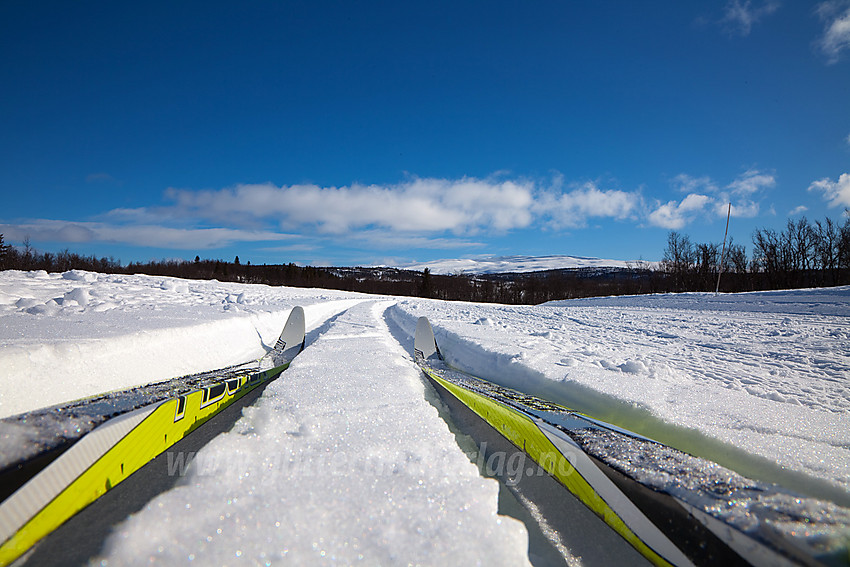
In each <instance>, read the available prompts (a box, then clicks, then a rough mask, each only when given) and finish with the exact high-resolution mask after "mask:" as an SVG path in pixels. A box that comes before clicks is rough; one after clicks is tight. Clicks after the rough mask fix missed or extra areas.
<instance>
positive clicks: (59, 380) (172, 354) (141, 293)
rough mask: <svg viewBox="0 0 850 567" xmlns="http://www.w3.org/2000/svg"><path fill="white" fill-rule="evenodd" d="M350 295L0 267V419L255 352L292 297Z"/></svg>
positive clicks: (331, 307)
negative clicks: (2, 269) (49, 272)
mask: <svg viewBox="0 0 850 567" xmlns="http://www.w3.org/2000/svg"><path fill="white" fill-rule="evenodd" d="M357 297H358V296H357V295H356V294H346V293H343V292H333V291H325V290H311V289H292V288H273V287H269V286H262V285H245V284H229V283H220V282H216V281H212V282H208V281H191V280H181V279H177V278H166V277H152V276H144V275H136V276H123V275H104V274H95V273H91V272H81V271H78V270H74V271H71V272H66V273H64V274H48V273H47V272H18V271H5V272H0V418H2V417H6V416H9V415H14V414H17V413H22V412H25V411H29V410H32V409H37V408H40V407H45V406H50V405H54V404H59V403H61V402H65V401H69V400H73V399H78V398H82V397H86V396H90V395H94V394H98V393H102V392H106V391H110V390H115V389H123V388H129V387H133V386H138V385H141V384H147V383H150V382H155V381H159V380H167V379H169V378H173V377H175V376H180V375H183V374H190V373H194V372H199V371H203V370H209V369H211V368H220V367H223V366H228V365H232V364H239V363H242V362H246V361H249V360H252V359H255V358H259V357H260V356H262V354H263V353H264V352H265V348H264V347H270V346H271V345H273V344H274V342H275V341H276V340H277V336H278V335H279V334H280V331H281V329H282V328H283V324H284V323H285V322H286V318H287V316H288V315H289V311H290V309H291V308H292V307H293V306H294V305H302V306H305V307H306V308H307V310H306V313H307V323H308V325H311V324H312V325H314V326H315V325H317V324H320V323H323V322H324V321H325V319H327V318H328V317H329V316H330V315H331V314H333V313H338V312H340V311H343V310H344V309H345V308H347V307H349V306H350V305H352V304H354V303H356V302H357V301H359V300H360V299H357Z"/></svg>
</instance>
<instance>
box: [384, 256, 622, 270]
mask: <svg viewBox="0 0 850 567" xmlns="http://www.w3.org/2000/svg"><path fill="white" fill-rule="evenodd" d="M635 264H637V262H624V261H622V260H605V259H602V258H583V257H580V256H563V255H553V256H473V257H470V258H458V259H449V260H433V261H430V262H416V263H412V264H404V265H401V266H396V267H398V268H403V269H406V270H417V271H422V270H424V269H425V268H428V269H429V270H430V271H431V273H434V274H456V273H466V274H506V273H519V272H538V271H542V270H561V269H574V268H628V267H630V266H633V265H635Z"/></svg>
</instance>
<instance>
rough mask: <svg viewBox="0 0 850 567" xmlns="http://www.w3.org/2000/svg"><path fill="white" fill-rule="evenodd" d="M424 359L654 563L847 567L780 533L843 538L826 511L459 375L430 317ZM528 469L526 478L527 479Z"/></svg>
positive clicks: (421, 343)
mask: <svg viewBox="0 0 850 567" xmlns="http://www.w3.org/2000/svg"><path fill="white" fill-rule="evenodd" d="M414 358H415V360H416V362H417V363H418V364H419V366H420V367H421V369H422V371H423V372H424V374H425V376H426V377H427V378H428V380H429V381H430V382H431V383H432V384H433V385H434V387H435V389H436V390H437V392H438V393H439V394H440V396H441V397H442V398H443V399H444V401H445V402H446V404H447V405H448V406H449V408H450V410H451V411H452V415H453V417H454V416H455V412H456V411H458V412H459V413H464V414H468V413H469V412H471V413H472V414H474V415H475V416H477V419H479V420H481V421H483V422H484V423H485V424H486V425H487V426H489V428H491V429H492V430H494V432H496V433H498V435H499V436H501V437H502V438H504V439H505V440H507V441H508V442H510V444H511V445H512V446H514V447H516V448H517V449H518V450H521V451H523V452H524V453H525V454H526V455H527V456H528V457H530V458H531V459H532V460H533V461H534V462H535V463H537V465H538V466H539V467H540V468H542V469H543V470H544V471H545V473H546V474H548V475H550V476H551V477H552V478H554V479H555V480H556V481H557V484H558V485H560V486H561V487H563V489H566V490H567V491H568V492H569V493H570V494H572V495H573V496H575V497H576V498H577V499H578V500H579V501H581V502H582V503H583V504H584V505H585V506H586V507H587V508H589V509H590V510H591V511H592V512H593V513H594V514H595V515H596V516H597V517H598V518H600V519H601V520H602V521H603V522H604V523H605V524H607V526H608V527H609V528H610V529H611V530H614V532H616V533H617V534H619V535H620V536H621V537H622V538H623V539H624V540H625V541H626V542H628V544H630V545H631V547H632V548H634V549H635V550H636V551H637V552H639V553H640V554H641V555H643V557H644V558H646V559H647V560H648V561H649V562H650V563H652V564H654V565H662V566H667V565H677V566H678V565H683V566H684V565H718V564H723V565H726V566H729V565H831V564H844V563H845V562H846V559H847V557H848V555H847V548H846V545H843V546H842V545H839V548H838V549H836V548H834V547H833V548H832V549H830V550H828V551H827V550H825V549H817V548H813V547H811V546H810V545H808V540H805V539H802V540H795V539H794V537H793V536H794V535H795V534H793V533H792V534H789V533H788V531H782V530H781V529H776V528H775V527H774V526H778V525H780V523H781V522H783V521H785V522H788V521H799V522H802V524H803V525H805V526H807V527H808V528H810V529H812V530H814V531H816V530H817V529H818V528H819V527H822V528H825V529H827V530H832V531H834V532H839V533H840V532H841V530H842V529H846V528H847V526H846V525H845V526H835V525H827V524H824V523H823V522H827V523H828V522H829V518H826V519H825V518H824V517H822V516H821V517H816V516H811V517H800V515H801V514H802V515H803V516H805V513H806V512H805V511H806V510H807V509H808V510H812V509H815V508H817V506H807V505H806V499H801V498H800V497H799V496H798V495H794V494H791V493H789V492H787V491H785V490H784V489H781V488H780V487H777V486H775V485H767V484H764V483H758V482H755V481H751V480H749V479H746V478H744V477H741V476H740V475H737V474H736V473H734V472H732V471H730V470H728V469H724V468H723V467H720V466H719V465H716V464H715V463H711V462H710V461H706V460H704V459H701V458H698V457H694V456H692V455H688V454H686V453H683V452H681V451H678V450H677V449H674V448H671V447H669V446H666V445H663V444H661V443H657V442H655V441H653V440H651V439H648V438H646V437H643V436H641V435H638V434H635V433H633V432H630V431H627V430H624V429H622V428H619V427H616V426H614V425H611V424H608V423H605V422H602V421H599V420H596V419H593V418H591V417H589V416H586V415H583V414H580V413H578V412H574V411H572V410H570V409H568V408H565V407H563V406H560V405H557V404H554V403H551V402H548V401H546V400H542V399H540V398H536V397H534V396H530V395H527V394H524V393H521V392H518V391H515V390H512V389H509V388H505V387H502V386H499V385H497V384H494V383H492V382H489V381H487V380H483V379H480V378H477V377H474V376H471V375H469V374H467V373H464V372H461V371H458V370H456V369H454V368H451V367H450V366H449V365H448V364H447V363H446V361H445V359H444V358H443V354H442V353H441V352H440V349H439V348H438V346H437V343H436V340H435V339H434V332H433V329H432V328H431V325H430V323H429V322H428V320H427V319H426V318H425V317H421V318H420V319H419V321H418V324H417V328H416V336H415V340H414ZM456 408H459V409H456ZM461 419H466V417H464V416H461ZM478 429H479V430H480V427H478ZM469 434H470V435H471V436H472V437H473V438H475V437H476V434H475V433H469ZM515 472H516V471H515ZM524 472H525V470H524V469H519V471H518V473H519V475H520V476H522V474H523V473H524ZM531 472H532V471H531V469H528V474H531ZM675 475H679V478H675ZM515 482H521V480H515ZM508 485H509V486H510V483H508ZM801 502H802V505H801V504H800V503H801ZM809 503H810V504H813V505H817V504H819V502H818V501H813V500H810V501H809ZM820 504H822V503H820ZM746 506H750V508H749V510H751V511H752V513H751V514H749V515H748V517H746V518H745V519H744V520H743V521H741V518H740V512H739V511H740V510H741V509H743V508H742V507H746ZM771 506H772V507H773V508H771ZM735 512H738V516H737V519H736V515H735ZM756 512H758V515H757V514H756ZM845 512H846V510H845ZM795 515H796V517H795ZM819 522H820V523H821V525H820V526H818V523H819ZM567 529H569V528H567ZM845 544H846V542H845ZM842 558H843V559H842Z"/></svg>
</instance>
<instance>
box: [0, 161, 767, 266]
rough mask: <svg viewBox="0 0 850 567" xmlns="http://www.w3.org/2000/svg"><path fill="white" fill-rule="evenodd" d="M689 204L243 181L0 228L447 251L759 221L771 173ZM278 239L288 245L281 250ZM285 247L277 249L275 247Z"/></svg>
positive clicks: (177, 244) (546, 187) (155, 242)
mask: <svg viewBox="0 0 850 567" xmlns="http://www.w3.org/2000/svg"><path fill="white" fill-rule="evenodd" d="M672 185H673V188H674V189H675V190H676V191H677V192H679V193H683V194H685V196H684V197H683V198H682V199H681V200H676V199H674V200H669V201H664V202H662V201H658V200H652V199H647V198H646V197H645V196H644V195H643V190H642V189H637V190H632V191H627V190H622V189H619V188H608V187H604V186H603V185H602V184H601V183H599V182H590V181H588V182H584V183H573V184H565V183H564V181H563V179H562V178H561V177H560V176H556V177H554V178H552V179H549V180H543V181H541V180H529V179H505V178H504V177H491V178H486V179H478V178H473V177H463V178H460V179H440V178H416V177H415V178H411V179H408V180H405V181H403V182H400V183H396V184H390V185H376V184H373V185H365V184H352V185H349V186H343V187H322V186H319V185H315V184H300V185H284V186H277V185H275V184H272V183H262V184H240V185H235V186H233V187H225V188H221V189H207V190H190V189H176V188H171V189H168V190H167V191H166V192H165V194H164V198H165V200H164V203H163V204H162V205H159V206H154V207H142V208H137V209H114V210H112V211H109V212H107V213H105V214H103V215H101V216H100V217H99V218H98V219H96V220H95V221H85V222H77V221H62V220H45V219H36V220H30V221H26V222H23V223H19V224H5V225H0V231H2V232H3V233H5V234H6V236H7V238H8V239H9V240H22V239H23V238H24V237H26V236H29V237H30V238H31V239H33V240H36V241H48V242H74V243H79V242H93V241H103V242H114V243H122V244H130V245H135V246H140V245H141V246H149V247H156V248H170V249H178V250H194V249H212V248H222V247H227V246H230V245H233V244H236V243H244V242H266V243H268V246H269V248H268V249H270V250H271V249H278V248H280V247H281V246H283V247H284V248H287V249H291V247H292V246H299V247H302V248H303V247H308V248H309V247H310V246H318V245H319V244H318V243H319V242H321V241H324V242H326V243H327V242H334V243H335V244H337V245H339V244H353V245H357V246H369V247H374V248H393V247H396V248H397V247H399V246H402V247H407V248H412V247H415V248H432V249H447V248H458V247H476V246H481V245H482V243H481V241H480V240H481V239H482V238H483V237H484V236H493V235H504V234H509V233H511V232H512V231H518V230H523V229H532V230H549V231H562V230H574V229H581V228H584V227H587V226H590V225H594V224H598V223H601V222H606V221H607V222H611V221H613V222H629V223H633V224H635V225H636V226H655V227H661V228H667V229H681V228H683V227H684V226H686V225H687V224H689V223H692V222H694V221H696V220H697V219H704V218H714V217H720V216H725V215H726V204H727V203H730V202H732V203H733V209H732V214H733V215H735V216H747V217H748V216H755V215H756V214H758V212H759V195H760V194H761V193H762V192H763V191H764V190H766V189H768V188H770V187H773V186H774V185H775V179H774V177H773V175H772V174H770V173H767V172H763V171H759V170H755V169H751V170H747V171H746V172H744V173H743V174H741V175H740V176H738V177H737V178H736V179H734V180H733V181H732V182H730V183H728V184H727V185H725V186H722V185H721V184H719V183H717V182H715V181H714V180H712V179H710V178H708V177H692V176H689V175H686V174H681V175H678V176H677V177H675V178H674V179H673V180H672ZM280 241H286V242H285V243H284V244H280ZM276 243H277V244H276Z"/></svg>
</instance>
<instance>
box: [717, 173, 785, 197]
mask: <svg viewBox="0 0 850 567" xmlns="http://www.w3.org/2000/svg"><path fill="white" fill-rule="evenodd" d="M775 185H776V178H775V177H774V176H773V175H771V174H768V173H763V172H761V171H759V170H758V169H749V170H747V171H746V172H744V173H743V174H741V175H739V176H738V177H736V178H735V180H734V181H732V183H730V184H729V185H727V186H726V187H727V189H729V190H731V192H732V194H733V195H738V196H742V197H747V196H750V195H753V194H754V193H758V192H759V191H762V190H764V189H769V188H771V187H774V186H775Z"/></svg>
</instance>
